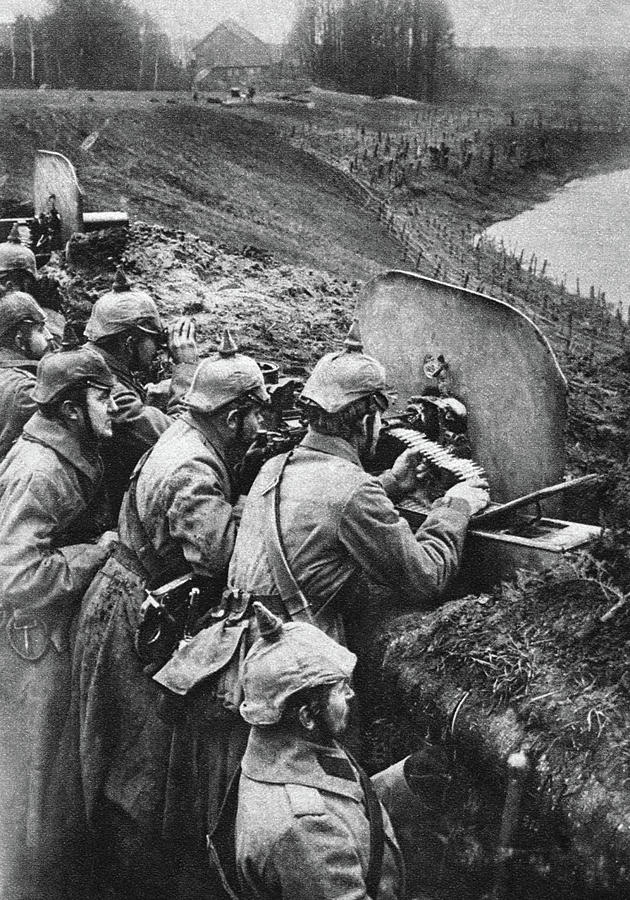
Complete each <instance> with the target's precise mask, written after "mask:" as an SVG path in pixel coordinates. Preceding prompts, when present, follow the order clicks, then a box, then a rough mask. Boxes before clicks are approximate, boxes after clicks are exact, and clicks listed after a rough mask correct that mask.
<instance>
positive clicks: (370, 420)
mask: <svg viewBox="0 0 630 900" xmlns="http://www.w3.org/2000/svg"><path fill="white" fill-rule="evenodd" d="M381 426H382V419H381V413H380V410H376V412H375V413H372V414H370V415H369V416H364V418H363V421H362V431H363V434H362V441H361V446H359V455H360V457H361V459H362V460H363V461H364V462H368V461H369V460H371V459H372V458H373V457H374V454H375V453H376V445H377V444H378V438H379V435H380V433H381Z"/></svg>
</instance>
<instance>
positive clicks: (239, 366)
mask: <svg viewBox="0 0 630 900" xmlns="http://www.w3.org/2000/svg"><path fill="white" fill-rule="evenodd" d="M239 400H242V401H243V402H248V401H251V402H254V403H260V404H266V403H269V394H268V393H267V388H266V387H265V380H264V377H263V373H262V371H261V369H260V366H259V365H258V363H257V362H256V361H255V360H253V359H252V358H251V357H250V356H245V355H244V354H242V353H239V352H238V347H237V346H236V344H235V343H234V340H233V338H232V335H231V334H230V331H229V329H227V328H226V329H225V331H224V333H223V337H222V339H221V342H220V344H219V346H218V348H217V352H216V353H214V354H213V355H212V356H209V357H208V358H207V359H204V360H202V361H201V362H200V363H199V365H198V366H197V370H196V372H195V374H194V376H193V380H192V384H191V385H190V389H189V391H188V393H187V395H186V397H185V399H184V402H185V405H186V406H187V407H188V409H190V410H193V411H194V412H199V413H204V414H206V415H208V414H212V413H215V412H217V410H219V409H221V408H222V407H223V406H226V405H227V404H228V403H233V402H234V401H239Z"/></svg>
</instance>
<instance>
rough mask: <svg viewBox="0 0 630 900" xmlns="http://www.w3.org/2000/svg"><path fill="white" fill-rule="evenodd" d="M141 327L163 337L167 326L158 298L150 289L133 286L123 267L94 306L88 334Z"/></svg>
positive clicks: (104, 334)
mask: <svg viewBox="0 0 630 900" xmlns="http://www.w3.org/2000/svg"><path fill="white" fill-rule="evenodd" d="M132 329H137V330H139V331H144V332H145V333H146V334H152V335H155V336H157V337H159V338H162V336H163V334H164V329H163V327H162V321H161V319H160V314H159V312H158V308H157V306H156V305H155V301H154V300H153V299H152V298H151V296H150V295H149V294H148V293H147V292H146V291H142V290H140V289H139V288H135V287H132V285H131V284H130V283H129V281H128V280H127V277H126V275H125V273H124V271H123V270H122V268H121V267H119V268H118V269H117V271H116V277H115V278H114V281H113V284H112V289H111V291H108V292H107V293H106V294H103V295H102V297H99V298H98V300H97V301H96V303H95V304H94V306H93V307H92V312H91V314H90V318H89V319H88V323H87V325H86V326H85V336H86V338H87V339H88V340H89V341H98V340H100V339H101V338H105V337H111V336H112V335H115V334H124V333H125V332H126V331H131V330H132Z"/></svg>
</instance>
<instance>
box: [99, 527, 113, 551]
mask: <svg viewBox="0 0 630 900" xmlns="http://www.w3.org/2000/svg"><path fill="white" fill-rule="evenodd" d="M117 543H118V532H117V531H105V532H103V534H102V535H101V536H100V538H99V539H98V541H97V542H96V546H97V547H99V548H100V549H101V550H105V552H106V553H111V551H112V550H113V549H114V546H115V545H116V544H117Z"/></svg>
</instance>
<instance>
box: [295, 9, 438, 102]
mask: <svg viewBox="0 0 630 900" xmlns="http://www.w3.org/2000/svg"><path fill="white" fill-rule="evenodd" d="M290 40H291V44H292V46H293V49H294V51H295V52H296V53H297V54H298V56H299V58H300V60H301V62H302V64H303V65H304V66H305V67H306V68H307V69H308V71H310V73H311V74H312V75H313V77H314V78H317V79H320V80H325V81H329V82H332V83H333V84H334V85H335V87H337V88H339V89H340V90H345V91H354V92H358V93H365V94H370V95H372V96H384V95H386V94H399V95H401V96H404V97H412V98H415V99H419V100H428V101H433V100H437V99H438V98H440V97H442V96H444V95H445V94H447V93H448V91H449V86H450V84H451V82H452V80H453V78H454V77H455V76H454V73H453V70H452V54H453V50H454V38H453V22H452V19H451V15H450V11H449V8H448V6H447V4H446V3H445V2H444V0H299V2H298V11H297V18H296V21H295V25H294V27H293V30H292V34H291V39H290Z"/></svg>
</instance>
